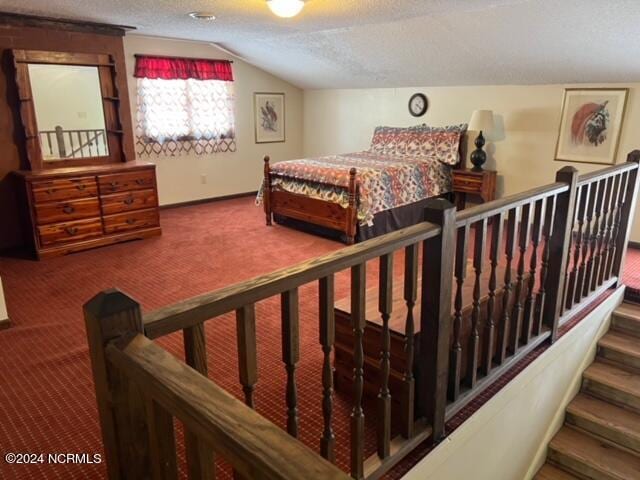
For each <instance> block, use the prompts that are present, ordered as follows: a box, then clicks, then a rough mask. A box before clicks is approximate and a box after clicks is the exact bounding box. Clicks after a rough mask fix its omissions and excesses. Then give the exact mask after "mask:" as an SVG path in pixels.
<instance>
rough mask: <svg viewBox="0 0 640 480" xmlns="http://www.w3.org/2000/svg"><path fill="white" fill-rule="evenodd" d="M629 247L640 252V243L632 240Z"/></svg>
mask: <svg viewBox="0 0 640 480" xmlns="http://www.w3.org/2000/svg"><path fill="white" fill-rule="evenodd" d="M628 245H629V248H636V249H638V250H640V242H634V241H632V240H630V241H629V243H628Z"/></svg>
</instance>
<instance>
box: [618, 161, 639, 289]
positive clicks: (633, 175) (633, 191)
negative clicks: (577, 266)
mask: <svg viewBox="0 0 640 480" xmlns="http://www.w3.org/2000/svg"><path fill="white" fill-rule="evenodd" d="M627 162H633V163H635V164H636V165H638V164H639V163H640V150H634V151H633V152H631V153H629V155H628V156H627ZM637 200H638V168H634V169H633V170H631V171H629V179H628V180H627V188H626V191H625V194H624V201H623V204H622V215H621V218H620V231H619V233H618V238H617V241H616V242H617V245H616V256H615V258H614V260H613V274H614V275H615V276H616V277H618V284H620V282H622V275H623V273H624V260H625V255H626V253H627V246H628V245H629V237H630V235H631V225H632V223H633V215H634V213H635V211H636V203H637Z"/></svg>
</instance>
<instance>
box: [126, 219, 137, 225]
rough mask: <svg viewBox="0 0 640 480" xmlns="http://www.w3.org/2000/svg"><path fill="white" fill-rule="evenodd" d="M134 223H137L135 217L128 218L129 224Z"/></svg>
mask: <svg viewBox="0 0 640 480" xmlns="http://www.w3.org/2000/svg"><path fill="white" fill-rule="evenodd" d="M134 223H136V220H135V218H127V225H133V224H134Z"/></svg>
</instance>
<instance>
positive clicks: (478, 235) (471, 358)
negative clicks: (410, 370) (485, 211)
mask: <svg viewBox="0 0 640 480" xmlns="http://www.w3.org/2000/svg"><path fill="white" fill-rule="evenodd" d="M486 246H487V219H486V218H483V219H482V220H480V221H478V222H476V224H475V241H474V244H473V269H474V271H475V274H476V275H475V281H474V284H473V308H472V311H471V332H470V334H469V351H468V354H467V361H468V363H467V379H466V380H467V381H466V383H467V385H468V386H469V387H470V388H473V387H475V385H476V380H477V378H478V365H479V363H480V332H479V328H480V316H481V313H480V283H481V277H482V269H483V262H484V257H485V251H486Z"/></svg>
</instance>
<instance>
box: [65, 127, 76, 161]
mask: <svg viewBox="0 0 640 480" xmlns="http://www.w3.org/2000/svg"><path fill="white" fill-rule="evenodd" d="M65 133H66V134H67V136H68V137H69V146H70V147H71V148H70V151H69V153H68V154H67V158H73V157H74V156H75V155H74V154H73V151H74V150H75V149H76V146H75V144H74V143H73V132H65Z"/></svg>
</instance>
